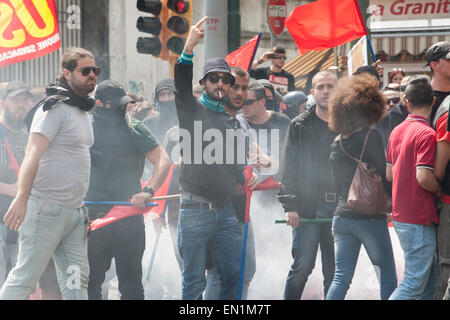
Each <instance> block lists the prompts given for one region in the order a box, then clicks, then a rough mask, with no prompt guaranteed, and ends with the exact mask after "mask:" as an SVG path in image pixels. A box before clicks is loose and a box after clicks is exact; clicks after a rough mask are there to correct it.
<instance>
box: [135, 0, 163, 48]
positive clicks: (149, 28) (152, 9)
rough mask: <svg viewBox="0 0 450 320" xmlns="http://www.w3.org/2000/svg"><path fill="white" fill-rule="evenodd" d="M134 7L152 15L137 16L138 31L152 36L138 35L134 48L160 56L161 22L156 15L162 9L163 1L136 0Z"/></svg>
mask: <svg viewBox="0 0 450 320" xmlns="http://www.w3.org/2000/svg"><path fill="white" fill-rule="evenodd" d="M136 7H137V9H138V10H139V11H143V12H147V13H151V14H152V15H153V17H139V18H138V20H137V22H136V28H137V29H138V30H139V31H140V32H145V33H150V34H152V35H154V37H139V38H138V39H137V42H136V49H137V51H138V52H139V53H145V54H152V55H154V56H160V54H161V51H162V47H163V46H162V42H161V30H162V27H163V22H162V21H161V20H160V18H159V17H158V16H159V15H160V14H161V11H162V10H163V3H162V2H161V1H160V0H138V1H137V3H136ZM166 11H167V10H166Z"/></svg>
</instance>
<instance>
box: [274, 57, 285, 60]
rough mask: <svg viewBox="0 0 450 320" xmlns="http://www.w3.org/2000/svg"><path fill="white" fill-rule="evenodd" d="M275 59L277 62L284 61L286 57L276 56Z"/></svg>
mask: <svg viewBox="0 0 450 320" xmlns="http://www.w3.org/2000/svg"><path fill="white" fill-rule="evenodd" d="M276 59H279V60H286V59H287V57H286V56H277V57H276Z"/></svg>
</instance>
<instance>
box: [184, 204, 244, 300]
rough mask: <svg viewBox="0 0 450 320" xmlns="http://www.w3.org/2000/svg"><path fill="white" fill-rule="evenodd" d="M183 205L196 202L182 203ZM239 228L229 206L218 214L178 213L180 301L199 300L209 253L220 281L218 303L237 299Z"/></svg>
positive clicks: (232, 209)
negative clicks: (181, 259)
mask: <svg viewBox="0 0 450 320" xmlns="http://www.w3.org/2000/svg"><path fill="white" fill-rule="evenodd" d="M184 203H196V201H192V200H185V199H181V205H183V204H184ZM241 230H242V228H241V224H240V222H239V220H238V219H237V217H236V214H235V211H234V208H233V206H232V205H231V204H227V205H225V207H224V208H221V209H217V210H207V209H180V217H179V221H178V250H179V252H180V255H181V257H182V258H183V272H182V299H183V300H199V299H202V294H203V291H204V290H205V286H206V279H205V271H206V257H207V254H208V251H209V252H210V254H211V258H212V261H213V263H214V265H216V266H217V270H218V272H219V274H220V277H221V290H220V295H219V299H220V300H233V299H237V297H238V288H239V271H240V261H241V244H242V231H241Z"/></svg>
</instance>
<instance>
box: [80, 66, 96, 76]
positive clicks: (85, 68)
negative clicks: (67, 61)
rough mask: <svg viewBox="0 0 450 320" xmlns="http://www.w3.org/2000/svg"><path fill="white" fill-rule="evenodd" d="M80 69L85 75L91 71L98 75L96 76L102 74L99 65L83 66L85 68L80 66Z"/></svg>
mask: <svg viewBox="0 0 450 320" xmlns="http://www.w3.org/2000/svg"><path fill="white" fill-rule="evenodd" d="M80 71H81V74H82V75H83V76H84V77H87V76H88V75H89V74H90V73H91V71H92V72H93V73H94V74H95V75H96V76H98V75H99V74H100V71H101V70H100V68H99V67H83V68H80Z"/></svg>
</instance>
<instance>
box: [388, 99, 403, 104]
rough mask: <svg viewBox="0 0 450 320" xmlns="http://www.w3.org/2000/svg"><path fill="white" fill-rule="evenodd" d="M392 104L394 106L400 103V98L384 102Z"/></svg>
mask: <svg viewBox="0 0 450 320" xmlns="http://www.w3.org/2000/svg"><path fill="white" fill-rule="evenodd" d="M391 102H393V103H394V104H397V103H399V102H400V98H391V99H387V100H386V104H391Z"/></svg>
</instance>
